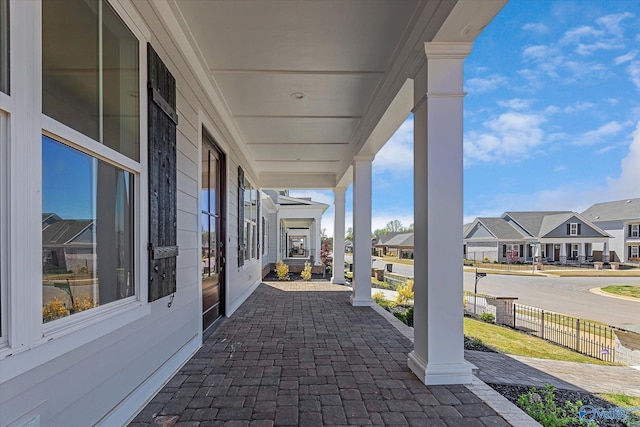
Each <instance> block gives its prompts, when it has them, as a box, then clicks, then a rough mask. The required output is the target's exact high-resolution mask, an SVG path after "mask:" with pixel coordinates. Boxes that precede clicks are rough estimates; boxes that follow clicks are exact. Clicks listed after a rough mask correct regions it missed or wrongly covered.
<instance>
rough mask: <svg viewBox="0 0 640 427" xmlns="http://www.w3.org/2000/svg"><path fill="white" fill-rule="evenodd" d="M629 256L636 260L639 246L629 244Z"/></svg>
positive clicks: (638, 255) (638, 254) (638, 256)
mask: <svg viewBox="0 0 640 427" xmlns="http://www.w3.org/2000/svg"><path fill="white" fill-rule="evenodd" d="M629 258H632V259H636V260H637V259H638V258H640V246H629Z"/></svg>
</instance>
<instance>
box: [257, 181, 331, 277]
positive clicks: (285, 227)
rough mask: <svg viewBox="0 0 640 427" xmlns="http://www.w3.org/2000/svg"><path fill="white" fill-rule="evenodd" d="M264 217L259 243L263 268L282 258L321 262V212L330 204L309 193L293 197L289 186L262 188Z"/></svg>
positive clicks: (314, 262) (265, 268)
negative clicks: (317, 200)
mask: <svg viewBox="0 0 640 427" xmlns="http://www.w3.org/2000/svg"><path fill="white" fill-rule="evenodd" d="M260 193H261V195H260V199H261V205H262V219H261V225H260V229H261V230H262V233H261V234H262V235H261V236H260V239H261V241H260V245H259V246H260V247H261V248H262V255H263V257H262V265H263V271H266V270H267V269H268V268H272V267H273V265H274V264H275V263H277V262H278V261H279V260H291V261H307V260H308V261H310V262H311V263H312V264H315V265H318V264H320V262H321V261H320V249H321V245H322V223H321V220H322V215H323V214H324V212H325V211H326V210H327V209H328V208H329V205H327V204H325V203H319V202H314V201H313V200H311V198H308V197H291V196H290V195H289V190H263V191H261V192H260Z"/></svg>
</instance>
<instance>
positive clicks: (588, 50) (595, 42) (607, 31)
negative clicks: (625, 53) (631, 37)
mask: <svg viewBox="0 0 640 427" xmlns="http://www.w3.org/2000/svg"><path fill="white" fill-rule="evenodd" d="M632 16H633V14H631V13H628V12H625V13H619V14H611V15H606V16H603V17H601V18H598V19H597V20H596V25H597V27H598V28H595V27H593V26H590V25H583V26H581V27H576V28H572V29H571V30H569V31H567V32H565V33H564V35H563V37H562V39H561V40H560V44H565V45H575V52H576V53H577V54H578V55H581V56H588V55H591V54H593V53H594V52H596V51H598V50H615V49H622V48H624V37H623V36H624V34H623V29H622V27H621V25H620V23H621V22H622V21H623V20H625V19H627V18H631V17H632Z"/></svg>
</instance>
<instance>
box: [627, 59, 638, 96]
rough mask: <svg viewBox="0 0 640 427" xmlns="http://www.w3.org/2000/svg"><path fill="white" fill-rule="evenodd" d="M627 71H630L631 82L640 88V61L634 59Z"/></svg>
mask: <svg viewBox="0 0 640 427" xmlns="http://www.w3.org/2000/svg"><path fill="white" fill-rule="evenodd" d="M627 71H628V72H629V76H630V78H631V82H633V84H634V85H636V87H637V88H638V89H640V61H633V62H632V63H631V64H629V66H628V67H627Z"/></svg>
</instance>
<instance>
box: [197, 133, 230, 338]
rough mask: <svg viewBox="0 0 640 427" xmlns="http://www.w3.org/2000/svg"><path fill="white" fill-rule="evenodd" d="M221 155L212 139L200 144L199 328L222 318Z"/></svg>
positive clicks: (222, 202) (223, 188) (205, 327)
mask: <svg viewBox="0 0 640 427" xmlns="http://www.w3.org/2000/svg"><path fill="white" fill-rule="evenodd" d="M224 160H225V159H224V154H223V153H222V152H221V151H220V150H219V149H218V148H217V146H216V145H215V143H214V141H213V139H212V138H210V137H208V136H206V134H205V137H204V140H203V142H202V189H201V194H200V234H201V237H202V254H201V258H202V259H201V271H202V328H203V330H205V331H206V330H207V328H208V327H209V326H211V325H212V324H213V323H214V322H215V321H216V320H217V319H218V318H220V317H222V316H224V283H225V281H224V261H225V255H224V254H225V247H224V242H225V237H224V230H225V227H224V208H225V206H226V205H225V181H224V176H225V174H224V171H225V162H224Z"/></svg>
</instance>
